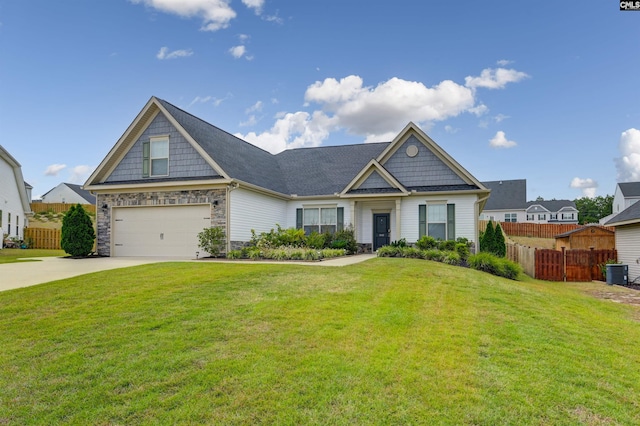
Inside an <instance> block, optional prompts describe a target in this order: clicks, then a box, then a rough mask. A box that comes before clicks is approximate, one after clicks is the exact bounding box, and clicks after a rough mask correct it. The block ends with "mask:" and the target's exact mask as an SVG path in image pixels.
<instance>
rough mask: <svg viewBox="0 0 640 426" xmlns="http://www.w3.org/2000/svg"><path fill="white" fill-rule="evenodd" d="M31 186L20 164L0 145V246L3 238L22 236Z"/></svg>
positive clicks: (29, 211)
mask: <svg viewBox="0 0 640 426" xmlns="http://www.w3.org/2000/svg"><path fill="white" fill-rule="evenodd" d="M31 189H33V187H32V186H31V185H29V184H28V183H26V182H25V181H24V179H23V177H22V166H21V165H20V163H18V161H17V160H16V159H15V158H13V157H12V156H11V154H9V152H8V151H7V150H6V149H4V148H3V147H2V146H1V145H0V248H2V246H3V241H4V238H3V237H6V238H16V239H18V240H22V239H23V238H24V231H23V230H24V228H25V227H26V226H27V225H28V223H29V221H28V215H30V214H31V208H30V206H29V202H30V199H31V194H30V192H31Z"/></svg>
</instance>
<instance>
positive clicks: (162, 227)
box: [84, 97, 489, 257]
mask: <svg viewBox="0 0 640 426" xmlns="http://www.w3.org/2000/svg"><path fill="white" fill-rule="evenodd" d="M84 189H86V190H89V191H91V192H92V193H93V194H95V195H96V197H97V203H96V205H97V212H96V219H97V228H98V232H97V240H98V241H97V247H98V253H99V254H101V255H107V256H190V257H194V256H195V252H196V251H198V247H197V234H198V232H200V231H201V230H202V229H203V228H205V227H210V226H220V227H222V228H223V229H224V230H225V234H226V238H227V249H236V248H240V247H242V246H243V245H246V244H247V243H248V242H249V241H250V239H251V230H255V231H256V232H258V233H260V232H264V231H269V230H270V229H272V228H275V226H276V224H279V225H281V226H282V227H283V228H289V227H297V228H300V229H304V230H305V231H306V232H311V231H314V230H315V231H319V232H323V231H325V230H327V231H334V230H339V229H341V228H343V227H348V226H350V227H352V228H353V229H354V231H355V235H356V240H357V242H358V243H359V244H360V247H361V248H362V249H363V250H367V251H371V250H376V249H377V248H378V247H380V246H382V245H385V244H389V242H390V241H393V240H399V239H401V238H405V239H406V240H407V241H409V242H415V241H417V240H418V239H419V238H420V237H421V236H422V235H431V236H434V237H436V238H442V239H456V238H458V237H464V238H467V239H469V240H470V241H472V242H477V241H478V217H479V215H480V212H481V211H482V209H483V208H484V204H485V202H486V200H487V198H488V195H489V190H488V189H487V188H486V187H485V186H484V185H483V184H482V183H481V182H479V181H478V180H477V179H476V178H475V177H473V176H472V175H471V174H470V173H469V172H468V171H467V170H466V169H464V168H463V167H462V166H461V165H460V164H458V162H457V161H455V160H454V159H453V158H452V157H451V156H450V155H449V154H447V153H446V152H445V151H444V150H443V149H442V148H441V147H440V146H438V145H437V144H436V143H435V142H434V141H433V140H432V139H431V138H429V136H427V135H426V134H425V133H424V132H423V131H422V130H421V129H419V128H418V127H417V126H416V125H415V124H413V123H409V124H407V126H406V127H405V128H404V129H403V130H402V131H401V132H400V133H399V134H398V135H397V136H396V137H395V138H394V140H392V141H390V142H384V143H370V144H364V143H362V144H356V145H341V146H326V147H317V148H302V149H292V150H287V151H284V152H281V153H279V154H277V155H273V154H270V153H268V152H266V151H264V150H262V149H260V148H258V147H256V146H254V145H252V144H250V143H248V142H246V141H243V140H242V139H239V138H237V137H235V136H233V135H231V134H229V133H227V132H225V131H223V130H221V129H219V128H217V127H215V126H213V125H211V124H209V123H207V122H205V121H203V120H201V119H199V118H197V117H195V116H193V115H191V114H189V113H187V112H185V111H183V110H181V109H179V108H177V107H175V106H174V105H172V104H170V103H168V102H166V101H164V100H161V99H158V98H155V97H152V98H151V99H150V100H149V101H148V102H147V104H146V105H145V106H144V108H143V109H142V111H141V112H140V113H139V114H138V116H137V117H136V118H135V120H134V121H133V122H132V123H131V125H130V126H129V128H128V129H127V130H126V131H125V132H124V134H123V136H122V137H121V138H120V139H119V140H118V141H117V142H116V144H115V145H114V146H113V148H112V149H111V150H110V152H109V153H108V154H107V156H106V157H105V158H104V160H103V161H102V162H101V163H100V165H99V166H98V167H97V169H96V170H95V171H94V173H93V174H92V175H91V176H90V177H89V179H88V180H87V182H86V183H85V185H84Z"/></svg>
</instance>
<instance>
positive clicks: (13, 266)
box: [0, 254, 375, 291]
mask: <svg viewBox="0 0 640 426" xmlns="http://www.w3.org/2000/svg"><path fill="white" fill-rule="evenodd" d="M374 257H375V254H359V255H356V256H345V257H339V258H335V259H329V260H323V261H322V262H272V261H255V262H253V261H246V260H244V261H238V260H223V259H220V260H211V261H208V260H206V259H201V260H194V259H189V258H166V257H162V258H158V257H97V258H90V259H70V258H63V257H38V258H34V259H37V260H39V261H38V262H18V263H3V264H0V291H4V290H11V289H14V288H21V287H29V286H32V285H36V284H43V283H46V282H49V281H55V280H61V279H65V278H71V277H76V276H78V275H84V274H90V273H92V272H99V271H107V270H110V269H118V268H127V267H130V266H138V265H145V264H149V263H158V262H201V263H204V262H225V263H245V264H261V263H274V264H287V265H305V266H346V265H352V264H355V263H360V262H364V261H365V260H368V259H372V258H374Z"/></svg>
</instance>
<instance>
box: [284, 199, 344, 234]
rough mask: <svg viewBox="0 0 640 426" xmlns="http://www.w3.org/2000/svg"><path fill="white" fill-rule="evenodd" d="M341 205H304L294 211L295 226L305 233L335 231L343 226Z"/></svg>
mask: <svg viewBox="0 0 640 426" xmlns="http://www.w3.org/2000/svg"><path fill="white" fill-rule="evenodd" d="M343 223H344V209H343V208H342V207H321V206H318V207H304V208H301V209H297V211H296V228H298V229H304V233H305V234H306V235H309V234H311V233H312V232H319V233H321V234H322V233H325V232H328V233H331V234H333V233H335V232H336V231H341V230H342V228H343V227H344V225H343Z"/></svg>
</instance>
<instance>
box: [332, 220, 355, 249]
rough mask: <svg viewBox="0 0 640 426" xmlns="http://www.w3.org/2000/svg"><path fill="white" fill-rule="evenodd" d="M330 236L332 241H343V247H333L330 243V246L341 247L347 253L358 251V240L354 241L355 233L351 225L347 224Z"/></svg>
mask: <svg viewBox="0 0 640 426" xmlns="http://www.w3.org/2000/svg"><path fill="white" fill-rule="evenodd" d="M332 237H333V239H332V241H344V242H345V244H344V247H334V246H333V244H332V245H331V247H332V248H343V249H345V250H346V252H347V254H356V253H357V252H358V242H357V241H356V234H355V231H354V230H353V227H351V226H349V227H346V228H344V229H342V230H340V231H337V232H336V233H335V234H333V236H332Z"/></svg>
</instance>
